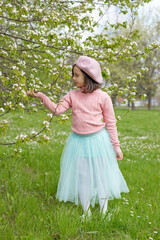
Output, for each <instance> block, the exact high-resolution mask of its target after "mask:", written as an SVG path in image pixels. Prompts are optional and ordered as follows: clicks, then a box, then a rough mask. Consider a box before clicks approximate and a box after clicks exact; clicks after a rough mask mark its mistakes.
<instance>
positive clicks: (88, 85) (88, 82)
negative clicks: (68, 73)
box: [72, 64, 101, 93]
mask: <svg viewBox="0 0 160 240" xmlns="http://www.w3.org/2000/svg"><path fill="white" fill-rule="evenodd" d="M75 66H76V64H74V65H73V67H72V77H73V74H74V73H73V70H74V67H75ZM80 70H81V69H80ZM81 72H82V73H83V75H84V79H85V88H84V89H83V91H82V92H83V93H91V92H93V91H94V90H96V89H98V88H100V87H101V84H100V83H97V82H96V81H94V80H93V78H91V77H90V76H89V75H88V74H87V73H85V72H84V71H83V70H81Z"/></svg>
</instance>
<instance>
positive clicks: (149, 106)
mask: <svg viewBox="0 0 160 240" xmlns="http://www.w3.org/2000/svg"><path fill="white" fill-rule="evenodd" d="M151 100H152V93H151V89H149V91H148V110H151Z"/></svg>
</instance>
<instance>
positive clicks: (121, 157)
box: [116, 152, 123, 161]
mask: <svg viewBox="0 0 160 240" xmlns="http://www.w3.org/2000/svg"><path fill="white" fill-rule="evenodd" d="M116 159H117V160H118V161H121V160H122V159H123V153H122V152H118V153H117V154H116Z"/></svg>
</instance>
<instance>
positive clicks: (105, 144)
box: [27, 56, 129, 216]
mask: <svg viewBox="0 0 160 240" xmlns="http://www.w3.org/2000/svg"><path fill="white" fill-rule="evenodd" d="M72 74H73V81H74V83H75V85H76V86H77V88H79V89H78V90H73V91H70V92H69V93H68V94H67V95H66V96H65V97H63V99H62V100H61V101H60V103H59V104H55V103H53V102H52V101H51V100H50V99H49V98H48V97H47V96H46V95H44V94H43V93H41V92H38V93H34V92H30V91H28V92H27V94H28V96H31V97H37V98H39V99H40V101H41V102H42V103H43V105H44V106H45V107H46V108H48V109H49V110H50V111H51V112H52V113H54V114H55V115H59V114H61V113H64V112H65V111H66V110H67V109H69V108H72V133H71V135H70V136H69V138H68V140H67V143H66V145H65V148H64V150H63V154H62V157H61V173H60V178H59V183H58V189H57V195H56V197H57V199H59V201H64V202H66V201H71V202H75V204H78V203H79V202H80V203H81V205H82V208H83V211H84V216H85V215H90V214H91V212H90V209H89V206H90V205H92V207H94V205H95V203H98V202H99V205H100V212H102V213H103V214H105V213H106V211H107V205H108V200H110V199H113V198H121V192H129V190H128V187H127V184H126V182H125V180H124V178H123V176H122V174H121V171H120V169H119V167H118V163H117V161H116V159H117V160H122V158H123V154H122V151H121V149H120V145H119V141H118V136H117V129H116V119H115V115H114V110H113V106H112V102H111V99H110V97H109V96H108V94H107V93H105V92H103V91H102V90H100V89H99V88H100V85H101V84H102V74H101V68H100V65H99V63H98V62H97V61H96V60H94V59H93V58H90V57H87V56H81V57H79V58H78V60H77V61H76V63H75V65H74V66H73V69H72ZM102 119H103V120H102Z"/></svg>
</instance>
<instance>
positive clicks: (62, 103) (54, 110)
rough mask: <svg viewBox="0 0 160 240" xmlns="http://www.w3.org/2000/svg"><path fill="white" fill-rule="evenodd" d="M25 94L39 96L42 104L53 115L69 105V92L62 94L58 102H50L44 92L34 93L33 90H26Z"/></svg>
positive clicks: (58, 113) (62, 111) (61, 111)
mask: <svg viewBox="0 0 160 240" xmlns="http://www.w3.org/2000/svg"><path fill="white" fill-rule="evenodd" d="M27 95H28V96H30V97H36V98H39V99H40V101H41V102H42V103H43V105H44V106H45V107H46V108H48V109H49V110H50V111H51V112H52V113H54V114H55V115H60V114H62V113H64V112H65V111H67V109H69V108H70V107H71V99H70V94H69V93H68V94H67V95H66V96H64V97H63V98H62V100H61V101H60V102H59V103H58V104H55V103H54V102H52V101H51V100H50V99H49V98H48V97H47V96H46V95H45V94H43V93H41V92H38V93H35V92H34V91H27Z"/></svg>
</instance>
